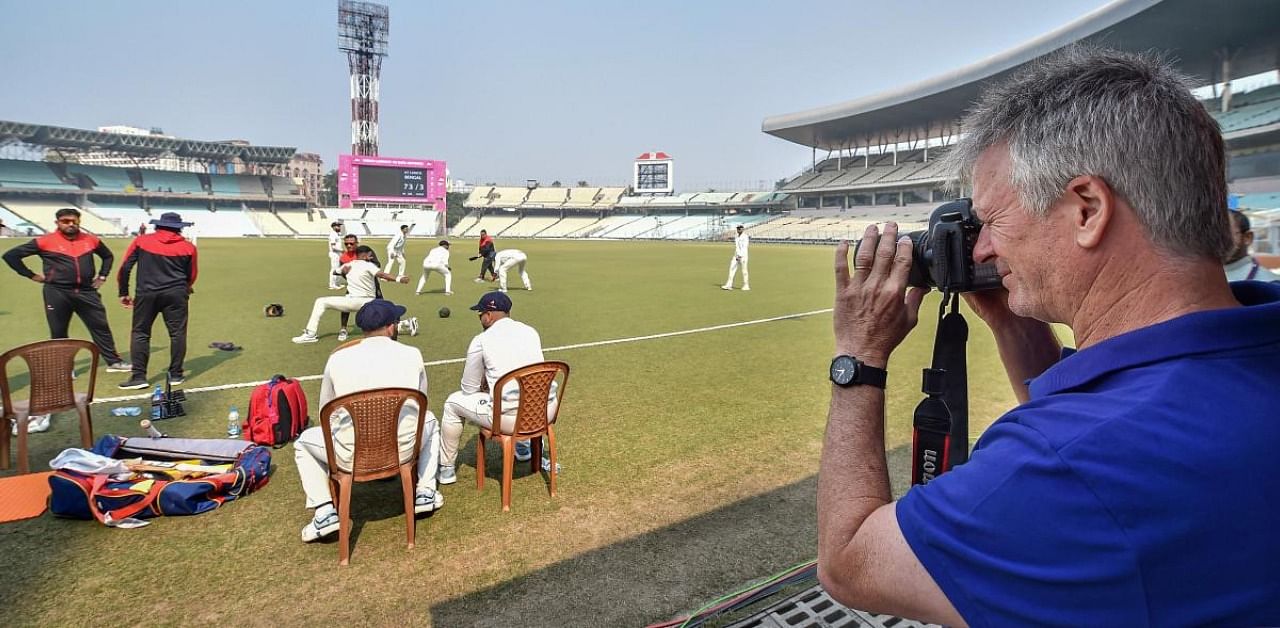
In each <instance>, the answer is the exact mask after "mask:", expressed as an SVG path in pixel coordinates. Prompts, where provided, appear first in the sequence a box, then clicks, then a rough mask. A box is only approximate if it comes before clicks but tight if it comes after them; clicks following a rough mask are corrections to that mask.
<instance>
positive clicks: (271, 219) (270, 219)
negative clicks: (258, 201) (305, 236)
mask: <svg viewBox="0 0 1280 628" xmlns="http://www.w3.org/2000/svg"><path fill="white" fill-rule="evenodd" d="M245 215H246V216H248V217H249V220H251V221H253V224H254V226H256V227H257V228H258V231H260V232H262V235H264V236H272V237H278V236H294V235H297V232H296V231H294V230H293V228H292V227H290V226H289V225H288V223H286V222H285V221H284V220H282V219H281V218H280V217H279V216H278V215H276V214H274V213H271V212H269V211H263V210H255V209H249V210H247V211H246V212H245Z"/></svg>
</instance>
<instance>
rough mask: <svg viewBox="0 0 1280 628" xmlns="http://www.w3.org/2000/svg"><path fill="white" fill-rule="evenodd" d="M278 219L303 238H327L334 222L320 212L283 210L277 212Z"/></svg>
mask: <svg viewBox="0 0 1280 628" xmlns="http://www.w3.org/2000/svg"><path fill="white" fill-rule="evenodd" d="M276 217H278V218H279V219H280V220H281V221H283V222H284V224H286V225H289V228H290V229H293V230H294V231H296V232H298V235H303V236H327V235H329V231H330V229H329V223H330V222H332V221H331V220H329V219H328V218H326V217H325V216H324V214H323V213H322V212H320V211H307V210H292V209H289V210H286V209H281V210H277V211H276Z"/></svg>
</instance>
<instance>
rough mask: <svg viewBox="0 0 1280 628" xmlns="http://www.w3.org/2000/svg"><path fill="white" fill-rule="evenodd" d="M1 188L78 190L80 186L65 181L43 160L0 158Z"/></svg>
mask: <svg viewBox="0 0 1280 628" xmlns="http://www.w3.org/2000/svg"><path fill="white" fill-rule="evenodd" d="M0 188H27V189H40V190H78V189H80V187H79V186H76V185H71V184H70V183H66V182H64V181H63V180H62V179H61V178H60V177H59V176H58V175H57V173H55V172H54V171H53V170H51V169H50V168H49V164H47V163H45V162H43V161H21V160H16V159H0Z"/></svg>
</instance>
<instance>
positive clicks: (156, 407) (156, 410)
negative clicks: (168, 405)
mask: <svg viewBox="0 0 1280 628" xmlns="http://www.w3.org/2000/svg"><path fill="white" fill-rule="evenodd" d="M163 403H164V388H161V387H160V386H156V389H155V391H154V392H152V393H151V418H152V419H159V418H162V417H161V409H160V406H161V404H163Z"/></svg>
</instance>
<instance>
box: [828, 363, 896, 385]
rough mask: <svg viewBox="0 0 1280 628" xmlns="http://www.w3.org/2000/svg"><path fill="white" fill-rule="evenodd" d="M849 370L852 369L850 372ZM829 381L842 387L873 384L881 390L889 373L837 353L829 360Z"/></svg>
mask: <svg viewBox="0 0 1280 628" xmlns="http://www.w3.org/2000/svg"><path fill="white" fill-rule="evenodd" d="M850 371H852V372H851V373H850ZM829 377H830V379H831V381H832V382H833V383H834V384H835V385H837V386H841V387H844V388H849V387H852V386H858V385H863V386H875V387H876V388H879V389H881V390H883V389H884V387H885V384H886V383H887V382H888V380H889V373H888V371H885V370H884V369H882V368H876V367H874V366H871V365H868V364H867V363H865V362H863V361H861V360H859V359H857V358H855V357H853V356H851V355H838V356H836V357H835V359H833V360H831V374H830V376H829Z"/></svg>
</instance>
